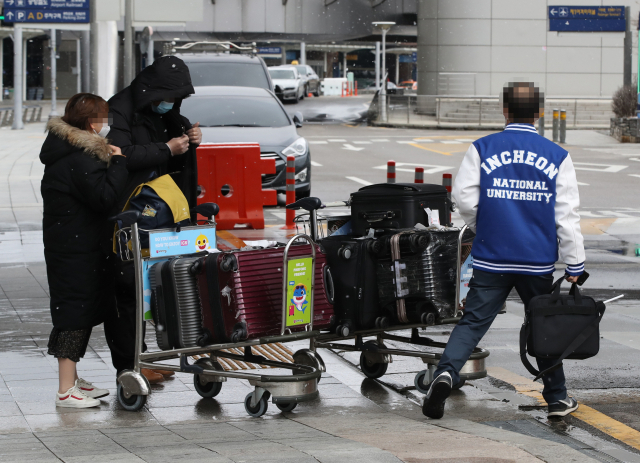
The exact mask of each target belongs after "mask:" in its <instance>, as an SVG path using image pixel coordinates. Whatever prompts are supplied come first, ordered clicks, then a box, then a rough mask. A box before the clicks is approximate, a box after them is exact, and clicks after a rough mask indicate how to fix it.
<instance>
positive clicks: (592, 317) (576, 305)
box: [520, 277, 606, 381]
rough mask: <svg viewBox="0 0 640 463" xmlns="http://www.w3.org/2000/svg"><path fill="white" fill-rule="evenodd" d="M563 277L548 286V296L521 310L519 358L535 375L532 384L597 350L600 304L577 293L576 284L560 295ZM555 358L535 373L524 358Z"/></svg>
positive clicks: (589, 355) (602, 311)
mask: <svg viewBox="0 0 640 463" xmlns="http://www.w3.org/2000/svg"><path fill="white" fill-rule="evenodd" d="M562 280H564V277H563V278H561V279H559V280H558V281H556V282H555V283H554V284H553V286H552V287H551V293H550V294H544V295H541V296H535V297H534V298H532V299H531V301H530V302H529V305H528V307H527V308H526V310H525V318H524V324H523V325H522V328H521V330H520V359H521V360H522V364H523V365H524V366H525V367H526V369H527V370H529V373H531V374H532V375H535V379H534V381H537V380H538V379H540V378H542V377H543V376H544V375H546V374H548V373H550V372H552V371H554V370H556V369H558V368H560V367H561V366H562V361H563V360H564V359H579V360H583V359H587V358H590V357H593V356H595V355H597V354H598V351H599V349H600V329H599V328H600V320H602V316H603V315H604V311H605V308H606V307H605V304H604V303H603V302H596V301H595V300H594V299H593V298H591V297H589V296H583V295H582V294H580V290H579V289H578V286H577V285H576V284H573V285H572V286H571V291H570V292H569V294H560V285H561V283H562ZM527 353H528V354H529V355H530V356H532V357H536V358H549V359H557V361H556V363H555V364H554V365H553V366H551V367H549V368H547V369H546V370H543V371H538V370H536V369H535V368H534V367H533V365H531V363H530V362H529V360H528V359H527Z"/></svg>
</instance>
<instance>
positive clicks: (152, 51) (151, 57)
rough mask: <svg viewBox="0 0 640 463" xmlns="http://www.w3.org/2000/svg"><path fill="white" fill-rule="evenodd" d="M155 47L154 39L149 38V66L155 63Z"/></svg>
mask: <svg viewBox="0 0 640 463" xmlns="http://www.w3.org/2000/svg"><path fill="white" fill-rule="evenodd" d="M154 48H155V45H154V44H153V39H152V38H149V47H148V48H147V66H151V65H152V64H153V61H154V60H153V53H154Z"/></svg>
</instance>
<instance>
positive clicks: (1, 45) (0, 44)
mask: <svg viewBox="0 0 640 463" xmlns="http://www.w3.org/2000/svg"><path fill="white" fill-rule="evenodd" d="M3 54H4V39H3V38H0V101H2V98H3V96H4V95H3V94H2V93H3V88H2V86H3V85H4V83H3V79H2V76H3V73H2V70H3V69H4V62H3V60H2V55H3Z"/></svg>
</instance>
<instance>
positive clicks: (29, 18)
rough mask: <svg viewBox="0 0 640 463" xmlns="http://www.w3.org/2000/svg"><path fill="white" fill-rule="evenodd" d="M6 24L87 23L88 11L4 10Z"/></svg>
mask: <svg viewBox="0 0 640 463" xmlns="http://www.w3.org/2000/svg"><path fill="white" fill-rule="evenodd" d="M4 22H6V23H43V24H44V23H66V24H68V23H88V22H89V10H87V9H84V10H80V9H57V10H43V9H27V10H18V9H12V8H5V9H4Z"/></svg>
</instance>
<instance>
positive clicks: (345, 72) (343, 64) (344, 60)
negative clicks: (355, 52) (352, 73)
mask: <svg viewBox="0 0 640 463" xmlns="http://www.w3.org/2000/svg"><path fill="white" fill-rule="evenodd" d="M342 72H343V74H344V75H343V77H344V78H345V79H346V78H347V52H346V51H345V52H344V53H343V54H342Z"/></svg>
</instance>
